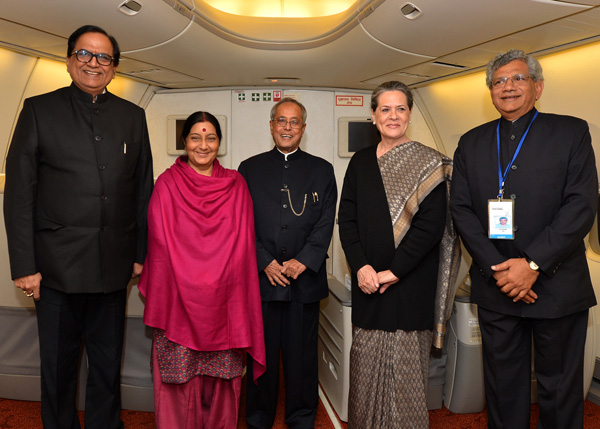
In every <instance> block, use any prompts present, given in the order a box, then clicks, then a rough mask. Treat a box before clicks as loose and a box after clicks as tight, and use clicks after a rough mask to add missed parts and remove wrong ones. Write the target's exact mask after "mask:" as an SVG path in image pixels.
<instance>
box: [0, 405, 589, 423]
mask: <svg viewBox="0 0 600 429" xmlns="http://www.w3.org/2000/svg"><path fill="white" fill-rule="evenodd" d="M531 410H532V412H531V414H532V416H531V417H532V418H531V428H532V429H533V428H535V427H536V422H537V416H538V410H537V405H532V406H531ZM241 411H243V410H240V422H239V423H238V428H239V429H241V428H246V423H245V421H244V418H243V415H242V412H241ZM79 417H80V420H81V421H82V427H83V412H80V415H79ZM121 419H122V420H123V422H124V423H125V428H127V429H154V428H156V426H155V424H154V413H146V412H142V411H129V410H123V411H122V413H121ZM429 419H430V428H431V429H485V428H487V416H486V414H485V412H482V413H474V414H453V413H451V412H450V411H448V409H446V408H442V409H441V410H434V411H430V412H429ZM341 426H342V428H346V427H347V425H345V424H342V425H341ZM273 427H274V428H275V429H279V428H282V429H283V428H285V427H286V426H285V424H284V422H283V409H278V417H277V420H276V423H275V426H273ZM0 428H1V429H42V420H41V418H40V403H39V402H28V401H12V400H8V399H0ZM315 428H316V429H329V428H334V426H333V424H332V423H331V421H330V420H329V417H328V416H327V414H326V413H325V409H324V407H323V404H319V412H318V415H317V422H316V424H315ZM584 428H585V429H593V428H600V406H598V405H596V404H593V403H591V402H589V401H585V420H584Z"/></svg>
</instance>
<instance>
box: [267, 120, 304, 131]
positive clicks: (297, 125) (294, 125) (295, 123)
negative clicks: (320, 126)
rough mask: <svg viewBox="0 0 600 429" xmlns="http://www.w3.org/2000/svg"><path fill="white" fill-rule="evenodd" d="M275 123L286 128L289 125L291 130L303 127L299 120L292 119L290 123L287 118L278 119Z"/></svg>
mask: <svg viewBox="0 0 600 429" xmlns="http://www.w3.org/2000/svg"><path fill="white" fill-rule="evenodd" d="M273 122H275V123H276V124H277V126H278V127H281V128H285V127H286V125H287V124H288V123H289V124H290V127H291V128H294V129H298V128H300V127H302V122H300V121H299V120H298V119H290V120H289V121H288V120H287V119H285V118H277V119H275V120H274V121H273Z"/></svg>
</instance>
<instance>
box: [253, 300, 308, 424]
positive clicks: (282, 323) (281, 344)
mask: <svg viewBox="0 0 600 429" xmlns="http://www.w3.org/2000/svg"><path fill="white" fill-rule="evenodd" d="M262 311H263V324H264V330H265V348H266V354H267V372H266V373H265V374H263V375H262V376H261V377H260V378H259V379H258V385H255V384H254V382H253V375H252V374H253V371H252V363H253V362H252V359H248V376H247V383H246V386H247V390H246V421H247V422H248V425H249V426H251V427H257V428H270V427H271V426H273V422H274V420H275V412H276V410H277V393H278V390H279V362H280V359H281V361H282V362H283V376H284V382H285V423H286V424H287V425H288V426H289V427H290V428H301V429H308V428H313V427H314V425H315V417H316V415H317V407H318V405H319V393H318V389H319V387H318V382H319V381H318V359H317V329H318V326H319V303H318V302H314V303H310V304H300V303H297V302H263V303H262Z"/></svg>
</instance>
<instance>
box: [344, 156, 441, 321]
mask: <svg viewBox="0 0 600 429" xmlns="http://www.w3.org/2000/svg"><path fill="white" fill-rule="evenodd" d="M376 150H377V145H374V146H371V147H368V148H366V149H363V150H361V151H359V152H357V153H356V154H355V155H354V156H353V157H352V159H351V160H350V164H349V165H348V170H347V171H346V176H345V178H344V186H343V189H342V195H341V200H340V208H339V213H338V217H339V233H340V239H341V242H342V247H343V249H344V252H345V254H346V258H347V260H348V263H349V265H350V269H351V271H352V323H353V324H354V325H356V326H358V327H360V328H364V329H379V330H384V331H391V332H393V331H395V330H397V329H402V330H405V331H410V330H426V329H432V328H433V309H434V302H435V293H436V286H437V275H438V265H439V243H440V240H441V237H442V234H443V231H444V226H445V221H446V210H447V197H446V185H445V183H444V182H442V183H440V184H439V185H438V186H437V187H436V188H435V189H434V190H432V191H431V193H430V194H429V195H428V196H427V197H426V198H425V199H424V200H423V201H422V202H421V204H420V205H419V210H418V211H417V213H416V214H415V216H414V217H413V220H412V222H411V227H410V229H409V230H408V232H407V233H406V235H405V236H404V238H403V239H402V241H401V243H400V244H399V245H398V248H395V247H394V234H393V230H392V221H391V217H390V210H389V206H388V203H387V198H386V194H385V190H384V187H383V180H382V178H381V173H380V171H379V166H378V164H377V155H376ZM367 264H370V265H371V266H372V267H373V268H374V269H375V271H377V272H379V271H384V270H387V269H390V270H391V271H392V272H393V273H394V274H395V275H396V276H397V277H398V278H399V279H400V281H399V282H398V283H396V284H394V285H392V286H390V288H389V289H388V290H387V291H385V292H384V293H383V294H380V293H379V292H376V293H373V294H370V295H368V294H365V293H364V292H362V290H360V288H359V287H358V281H357V278H356V273H357V271H358V270H359V269H360V268H362V267H363V266H364V265H367Z"/></svg>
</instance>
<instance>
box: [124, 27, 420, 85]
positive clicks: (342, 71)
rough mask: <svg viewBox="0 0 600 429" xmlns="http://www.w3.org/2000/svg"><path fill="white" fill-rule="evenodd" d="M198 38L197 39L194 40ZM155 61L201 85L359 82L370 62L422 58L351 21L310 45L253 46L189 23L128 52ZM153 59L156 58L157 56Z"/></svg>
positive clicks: (383, 64)
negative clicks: (342, 31) (339, 33)
mask: <svg viewBox="0 0 600 429" xmlns="http://www.w3.org/2000/svg"><path fill="white" fill-rule="evenodd" d="M198 40H202V43H198V42H197V41H198ZM130 57H132V58H134V59H136V60H138V61H142V62H150V61H152V60H153V61H155V63H156V64H157V65H158V66H163V67H168V65H169V64H174V63H176V64H177V70H178V71H180V72H181V73H183V74H187V75H191V76H199V77H201V78H202V79H203V82H202V85H201V86H208V87H212V86H230V85H242V86H246V85H251V86H252V85H265V83H266V82H265V78H267V77H279V78H296V79H299V82H298V85H301V86H335V87H350V88H356V87H361V84H360V82H361V81H363V80H365V79H366V78H368V77H370V76H371V75H372V74H373V69H374V68H384V70H394V69H397V68H398V65H400V64H416V63H418V62H422V61H423V58H422V57H418V56H413V55H408V54H403V53H400V52H395V51H392V50H389V49H388V48H386V47H384V46H382V45H380V44H378V43H375V42H374V41H372V40H371V39H370V38H368V37H367V36H366V35H365V34H364V32H363V31H362V30H361V29H359V28H358V27H355V28H354V29H352V30H350V31H349V32H348V33H347V34H346V35H345V36H344V38H343V39H339V40H334V41H333V42H331V43H329V44H326V45H323V46H319V47H316V48H312V49H304V50H296V51H277V50H258V49H248V48H244V47H242V46H239V45H236V44H232V43H228V42H226V41H225V40H223V39H221V38H220V37H218V36H215V35H214V34H212V33H210V32H208V31H206V30H204V29H203V28H202V27H199V26H193V27H191V28H190V29H189V30H188V31H187V32H186V33H185V34H183V35H182V36H181V37H180V38H179V39H177V40H176V41H173V42H171V43H169V44H168V45H165V46H160V47H157V48H154V49H151V50H147V51H142V52H137V53H132V54H130ZM157 60H158V61H157Z"/></svg>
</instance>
